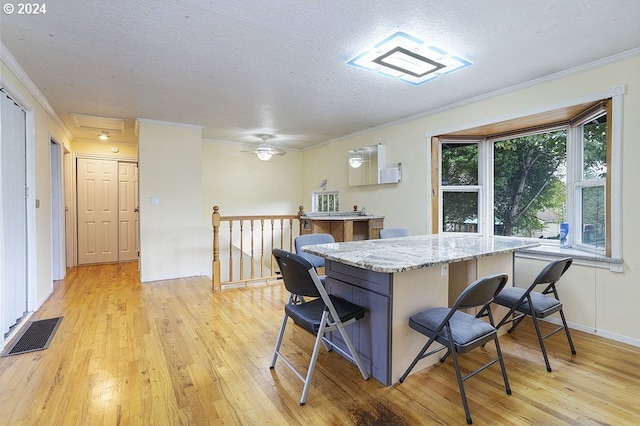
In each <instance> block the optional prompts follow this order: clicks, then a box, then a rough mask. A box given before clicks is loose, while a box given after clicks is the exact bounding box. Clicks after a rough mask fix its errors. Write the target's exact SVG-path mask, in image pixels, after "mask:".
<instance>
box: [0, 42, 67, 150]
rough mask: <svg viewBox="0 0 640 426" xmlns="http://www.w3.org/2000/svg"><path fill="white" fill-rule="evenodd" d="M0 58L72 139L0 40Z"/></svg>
mask: <svg viewBox="0 0 640 426" xmlns="http://www.w3.org/2000/svg"><path fill="white" fill-rule="evenodd" d="M0 59H2V62H4V63H5V65H6V66H7V68H9V70H10V71H11V72H12V73H13V74H15V76H16V77H17V78H18V80H20V82H21V83H22V85H23V86H24V87H25V88H26V89H27V90H28V91H29V93H31V95H32V96H33V97H34V98H35V99H36V101H37V102H38V103H39V104H40V106H42V108H44V110H45V111H46V112H47V113H48V114H49V116H50V117H51V119H52V120H53V121H54V122H55V123H56V124H57V125H58V126H59V127H60V128H61V129H62V131H63V132H64V134H65V135H66V136H67V138H69V140H72V139H73V135H72V134H71V132H70V131H69V128H68V127H67V126H66V125H65V124H64V123H63V122H62V120H61V119H60V116H59V115H58V113H57V112H56V111H55V110H54V109H53V107H52V106H51V104H49V101H48V100H47V98H45V97H44V95H43V94H42V92H41V91H40V89H38V87H37V86H36V85H35V83H34V82H33V81H32V80H31V78H29V76H28V75H27V73H26V72H25V70H24V69H23V68H22V67H21V66H20V64H19V63H18V61H16V58H14V57H13V55H12V54H11V52H10V51H9V50H8V49H7V48H6V46H5V45H4V44H3V43H2V42H0Z"/></svg>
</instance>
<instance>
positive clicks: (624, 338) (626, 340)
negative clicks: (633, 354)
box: [544, 318, 640, 347]
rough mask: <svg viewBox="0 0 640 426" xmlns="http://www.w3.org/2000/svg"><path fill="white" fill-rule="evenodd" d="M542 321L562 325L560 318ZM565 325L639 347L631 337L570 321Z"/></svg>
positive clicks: (637, 341)
mask: <svg viewBox="0 0 640 426" xmlns="http://www.w3.org/2000/svg"><path fill="white" fill-rule="evenodd" d="M544 321H547V322H550V323H553V324H556V325H560V324H562V321H560V318H545V319H544ZM567 325H568V326H569V328H570V329H572V330H578V331H583V332H585V333H589V334H594V335H596V336H600V337H604V338H605V339H610V340H614V341H616V342H620V343H626V344H627V345H632V346H636V347H640V339H634V338H631V337H628V336H623V335H621V334H617V333H611V332H609V331H605V330H598V329H597V328H593V327H587V326H586V325H583V324H576V323H573V322H570V321H567Z"/></svg>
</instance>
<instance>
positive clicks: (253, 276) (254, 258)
mask: <svg viewBox="0 0 640 426" xmlns="http://www.w3.org/2000/svg"><path fill="white" fill-rule="evenodd" d="M303 214H304V208H303V207H302V206H300V207H299V209H298V213H297V214H295V215H240V216H221V215H220V207H218V206H214V207H213V215H212V218H211V222H212V225H213V263H212V265H211V267H212V276H213V280H212V281H213V290H214V291H216V290H220V289H222V287H223V286H225V285H233V284H242V283H244V284H245V285H246V284H248V283H249V282H252V281H265V282H269V281H270V280H273V279H276V278H278V277H279V275H277V274H276V273H275V269H276V264H275V261H274V259H273V256H271V250H272V249H273V248H276V247H277V248H281V249H284V250H289V251H293V241H294V239H295V237H296V236H298V235H300V232H301V226H302V225H301V222H300V217H301V216H302V215H303ZM296 220H297V221H298V225H297V227H294V221H296ZM236 224H237V225H239V227H238V228H239V235H238V236H237V237H236V236H234V232H233V231H234V229H235V225H236ZM245 224H249V232H248V235H249V236H247V235H246V234H247V233H245ZM277 224H279V226H276V225H277ZM256 225H259V229H256V228H257V226H256ZM265 225H266V227H267V229H266V230H265ZM221 226H223V227H225V226H226V227H228V231H229V259H228V261H227V262H226V265H225V264H224V263H221V262H220V228H221ZM258 231H259V241H260V247H259V250H260V253H259V254H258V255H256V250H257V248H256V246H255V243H256V239H258V238H256V232H258ZM265 234H268V235H267V237H268V239H265ZM277 234H279V245H276V244H277V240H276V235H277ZM285 235H287V236H288V247H285ZM245 240H248V242H249V243H250V247H249V251H248V252H246V251H245V250H246V248H245ZM236 242H237V243H236ZM265 248H266V251H265ZM245 257H248V258H249V262H250V269H249V271H245V268H246V265H245V260H246V259H245ZM234 259H236V260H238V262H237V267H234V263H235V262H234ZM258 262H259V265H260V268H259V273H257V272H256V263H258ZM267 263H268V264H269V268H268V271H267V270H266V264H267ZM223 270H224V272H226V276H225V277H223ZM236 273H237V275H236ZM246 273H248V275H249V276H248V277H247V276H245V275H247V274H246ZM236 276H237V279H235V278H234V277H236ZM223 278H226V279H224V281H223Z"/></svg>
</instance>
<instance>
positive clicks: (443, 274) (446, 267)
mask: <svg viewBox="0 0 640 426" xmlns="http://www.w3.org/2000/svg"><path fill="white" fill-rule="evenodd" d="M448 274H449V264H448V263H443V264H442V265H441V266H440V276H441V277H446V276H447V275H448Z"/></svg>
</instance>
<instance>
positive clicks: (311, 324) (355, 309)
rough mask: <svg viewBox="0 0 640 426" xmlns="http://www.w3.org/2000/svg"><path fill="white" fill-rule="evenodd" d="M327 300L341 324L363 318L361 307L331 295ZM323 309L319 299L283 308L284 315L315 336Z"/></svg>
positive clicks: (322, 302)
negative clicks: (329, 301)
mask: <svg viewBox="0 0 640 426" xmlns="http://www.w3.org/2000/svg"><path fill="white" fill-rule="evenodd" d="M329 299H330V300H331V302H332V303H333V306H334V307H335V308H336V312H337V313H338V316H339V317H340V321H341V322H342V323H346V322H348V321H350V320H352V319H355V320H359V319H361V318H363V317H364V313H365V310H364V308H363V307H361V306H358V305H355V304H353V303H351V302H349V301H347V300H344V299H341V298H339V297H336V296H334V295H332V294H330V295H329ZM325 309H326V305H325V303H324V301H323V300H322V299H321V298H318V299H314V300H312V301H309V302H306V303H302V304H300V305H292V304H290V303H288V304H286V305H285V306H284V310H285V312H286V314H287V315H288V316H289V317H291V319H293V322H295V323H296V324H297V325H299V326H300V327H302V328H304V329H305V330H307V331H309V332H311V333H313V334H316V333H317V332H318V330H319V329H320V325H321V324H322V313H323V312H324V310H325Z"/></svg>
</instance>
